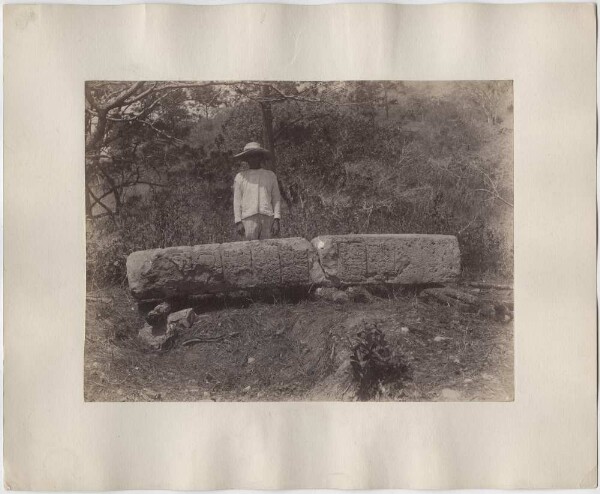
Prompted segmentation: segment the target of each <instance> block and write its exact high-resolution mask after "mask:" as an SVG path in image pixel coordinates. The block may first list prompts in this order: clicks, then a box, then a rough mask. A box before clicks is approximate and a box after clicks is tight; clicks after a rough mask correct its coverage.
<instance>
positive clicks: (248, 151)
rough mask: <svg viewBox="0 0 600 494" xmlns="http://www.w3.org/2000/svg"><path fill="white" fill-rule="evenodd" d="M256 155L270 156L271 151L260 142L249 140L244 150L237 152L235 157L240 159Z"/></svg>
mask: <svg viewBox="0 0 600 494" xmlns="http://www.w3.org/2000/svg"><path fill="white" fill-rule="evenodd" d="M256 155H261V156H263V157H264V158H270V157H271V151H269V150H268V149H265V148H263V147H262V146H261V145H260V144H259V143H258V142H249V143H248V144H246V145H245V146H244V150H243V151H242V152H241V153H240V154H236V155H235V156H234V158H236V159H240V158H246V157H248V156H256Z"/></svg>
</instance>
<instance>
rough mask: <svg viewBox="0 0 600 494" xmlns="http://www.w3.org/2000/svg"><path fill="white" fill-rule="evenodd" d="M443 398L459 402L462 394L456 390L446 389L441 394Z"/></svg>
mask: <svg viewBox="0 0 600 494" xmlns="http://www.w3.org/2000/svg"><path fill="white" fill-rule="evenodd" d="M440 396H441V398H443V399H444V400H448V401H458V400H460V393H459V392H458V391H456V390H455V389H450V388H444V389H442V392H441V393H440Z"/></svg>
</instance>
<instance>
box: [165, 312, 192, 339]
mask: <svg viewBox="0 0 600 494" xmlns="http://www.w3.org/2000/svg"><path fill="white" fill-rule="evenodd" d="M195 320H196V313H195V312H194V309H183V310H180V311H177V312H173V313H171V314H169V316H168V317H167V332H168V331H172V332H174V333H177V332H178V331H181V330H184V329H189V328H191V327H192V325H193V324H194V321H195Z"/></svg>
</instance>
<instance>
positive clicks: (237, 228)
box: [235, 221, 246, 237]
mask: <svg viewBox="0 0 600 494" xmlns="http://www.w3.org/2000/svg"><path fill="white" fill-rule="evenodd" d="M235 231H236V232H237V234H238V235H240V236H241V237H243V236H244V234H245V233H246V230H244V224H243V223H242V222H241V221H238V222H237V223H236V224H235Z"/></svg>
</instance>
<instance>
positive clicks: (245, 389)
mask: <svg viewBox="0 0 600 494" xmlns="http://www.w3.org/2000/svg"><path fill="white" fill-rule="evenodd" d="M242 391H244V393H248V392H250V386H246V387H245V388H244V389H243V390H242Z"/></svg>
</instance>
